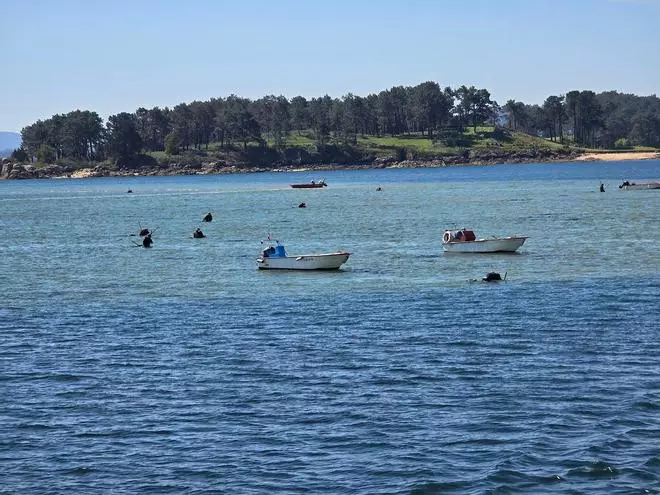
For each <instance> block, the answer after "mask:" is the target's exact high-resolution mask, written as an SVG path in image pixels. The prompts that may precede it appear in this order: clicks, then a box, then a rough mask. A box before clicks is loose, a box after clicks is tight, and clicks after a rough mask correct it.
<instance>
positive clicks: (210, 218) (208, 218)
mask: <svg viewBox="0 0 660 495" xmlns="http://www.w3.org/2000/svg"><path fill="white" fill-rule="evenodd" d="M202 220H203V221H205V222H210V221H212V220H213V215H211V212H210V211H209V212H208V213H207V214H206V216H204V218H202Z"/></svg>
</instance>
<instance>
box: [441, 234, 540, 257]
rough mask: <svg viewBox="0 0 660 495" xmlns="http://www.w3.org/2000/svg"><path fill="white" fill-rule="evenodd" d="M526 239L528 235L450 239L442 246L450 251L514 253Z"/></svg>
mask: <svg viewBox="0 0 660 495" xmlns="http://www.w3.org/2000/svg"><path fill="white" fill-rule="evenodd" d="M526 240H527V237H501V238H495V239H476V240H474V241H450V242H443V243H442V248H443V249H444V250H445V252H448V253H514V252H516V251H517V250H518V249H519V248H520V247H521V246H522V245H523V244H524V243H525V241H526Z"/></svg>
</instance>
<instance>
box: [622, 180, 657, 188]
mask: <svg viewBox="0 0 660 495" xmlns="http://www.w3.org/2000/svg"><path fill="white" fill-rule="evenodd" d="M619 189H631V190H635V189H660V182H659V181H655V182H639V183H637V184H636V183H634V182H630V181H627V180H626V181H623V183H622V184H621V185H620V186H619Z"/></svg>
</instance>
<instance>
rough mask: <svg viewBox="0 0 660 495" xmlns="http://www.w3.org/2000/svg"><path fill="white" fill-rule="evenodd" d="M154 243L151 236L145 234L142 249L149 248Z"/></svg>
mask: <svg viewBox="0 0 660 495" xmlns="http://www.w3.org/2000/svg"><path fill="white" fill-rule="evenodd" d="M153 243H154V240H153V239H152V238H151V234H147V235H145V236H144V237H143V238H142V247H146V248H150V247H151V245H152V244H153Z"/></svg>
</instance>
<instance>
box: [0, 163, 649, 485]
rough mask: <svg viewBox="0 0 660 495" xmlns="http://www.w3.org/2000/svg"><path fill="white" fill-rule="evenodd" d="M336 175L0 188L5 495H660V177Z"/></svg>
mask: <svg viewBox="0 0 660 495" xmlns="http://www.w3.org/2000/svg"><path fill="white" fill-rule="evenodd" d="M323 175H324V176H325V179H326V181H327V182H328V184H329V187H327V188H325V189H321V190H304V191H301V190H294V189H291V188H290V187H289V186H288V184H289V183H292V182H300V181H308V180H311V179H316V178H319V176H318V175H314V174H310V173H308V172H299V173H264V174H250V175H227V176H192V177H148V178H145V177H129V178H97V179H80V180H40V181H5V182H1V183H0V234H1V236H2V237H1V240H2V244H1V246H2V254H1V256H0V282H1V287H2V289H3V290H2V299H1V300H0V337H1V338H0V399H1V400H0V492H2V493H21V494H24V493H30V494H40V493H44V494H55V493H57V494H59V493H63V494H64V493H67V494H68V493H104V494H105V493H113V494H124V493H126V494H128V493H158V494H178V493H192V494H198V493H199V494H202V493H204V494H206V493H232V494H233V493H246V494H260V493H269V494H270V493H283V494H284V493H286V494H289V493H315V494H316V493H327V494H343V493H364V494H391V493H401V494H440V493H442V494H445V493H461V494H463V493H469V494H472V493H474V494H482V493H492V494H509V493H534V494H537V493H538V494H543V493H562V494H564V493H571V494H573V493H574V494H583V493H607V494H631V493H660V339H659V337H660V325H659V324H658V314H659V309H660V290H659V289H660V255H659V254H658V243H659V241H660V191H653V190H651V191H623V190H620V189H618V188H617V187H616V186H617V184H619V183H621V181H622V180H624V179H629V180H637V181H639V180H643V179H656V180H657V179H659V178H660V161H657V160H656V161H640V162H613V163H586V164H574V163H573V164H552V165H550V164H544V165H540V164H539V165H499V166H487V167H460V168H438V169H402V170H367V171H335V172H324V173H323ZM601 181H602V182H604V183H605V186H606V191H605V193H600V192H598V186H599V184H600V182H601ZM377 186H380V187H381V188H382V191H377V190H376V187H377ZM128 189H131V190H132V191H133V193H132V194H128V193H127V190H128ZM302 201H304V202H306V203H307V208H305V209H301V208H297V205H298V204H299V203H300V202H302ZM209 211H211V212H213V214H214V220H213V222H211V223H200V220H201V218H202V217H203V216H204V215H205V214H206V213H207V212H209ZM198 226H201V228H202V229H203V230H204V231H205V233H206V234H207V238H205V239H192V238H191V233H192V231H193V230H194V229H195V228H196V227H198ZM463 226H465V227H472V228H473V229H475V231H476V232H477V234H480V235H483V236H490V235H505V234H523V235H528V236H529V239H528V241H527V242H526V243H525V245H524V246H523V248H522V249H521V251H520V253H519V254H515V255H449V254H448V255H445V254H443V253H442V247H441V238H442V232H443V230H444V229H446V228H451V227H463ZM140 227H149V228H151V229H155V234H154V241H155V242H154V247H153V248H152V249H143V248H141V247H136V246H135V243H136V242H138V240H139V238H138V237H136V236H135V235H130V234H136V233H137V231H138V229H139V228H140ZM268 233H272V234H273V236H274V237H277V238H278V239H280V240H281V241H282V242H284V243H285V244H286V246H287V249H288V251H289V252H290V253H293V254H295V253H300V254H303V253H306V252H318V251H334V250H336V249H346V250H348V251H350V252H351V253H353V254H352V256H351V258H350V259H349V261H348V262H347V263H346V265H344V267H343V268H342V270H340V271H338V272H332V273H300V272H263V271H259V270H257V269H256V264H255V258H256V256H257V254H258V253H259V250H260V240H261V239H263V238H264V237H265V236H266V235H267V234H268ZM489 271H497V272H500V273H502V274H504V273H506V274H507V278H506V282H503V283H499V284H486V283H482V282H472V280H473V279H479V278H481V277H482V276H484V275H485V274H486V273H487V272H489Z"/></svg>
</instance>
